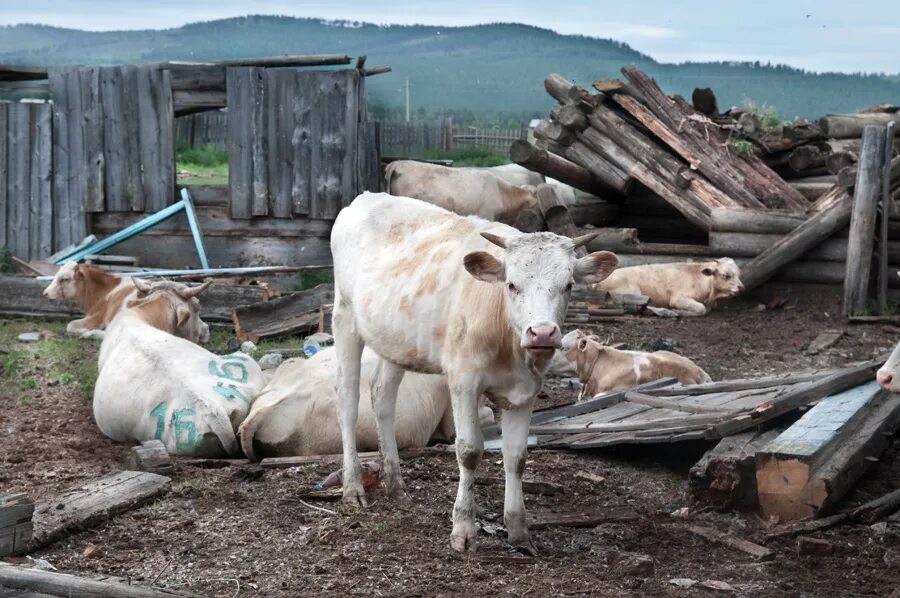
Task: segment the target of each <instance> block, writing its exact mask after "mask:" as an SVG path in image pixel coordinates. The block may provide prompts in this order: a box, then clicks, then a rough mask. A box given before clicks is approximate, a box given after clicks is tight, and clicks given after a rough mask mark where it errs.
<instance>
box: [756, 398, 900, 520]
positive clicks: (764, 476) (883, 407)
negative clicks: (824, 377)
mask: <svg viewBox="0 0 900 598" xmlns="http://www.w3.org/2000/svg"><path fill="white" fill-rule="evenodd" d="M898 426H900V400H898V397H896V396H895V395H891V394H889V393H887V392H884V391H882V390H881V389H880V388H879V386H878V383H877V382H875V381H870V382H868V383H866V384H863V385H861V386H856V387H854V388H851V389H849V390H846V391H844V392H840V393H837V394H833V395H831V396H829V397H828V398H826V399H824V400H822V401H820V402H819V403H818V404H817V405H816V406H815V407H813V408H812V409H810V410H809V411H808V412H806V413H805V414H804V415H803V417H801V418H800V419H799V420H797V422H796V423H794V425H792V426H791V427H790V428H788V429H787V430H786V431H785V432H784V433H782V434H781V435H779V436H778V438H776V439H775V440H773V441H772V442H771V443H769V444H768V445H767V446H766V447H765V448H763V450H761V451H760V452H759V453H757V456H756V483H757V488H758V492H759V504H760V507H761V508H762V511H763V513H765V514H766V515H768V516H773V517H777V518H778V519H779V520H780V521H794V520H797V519H803V518H806V517H811V516H815V515H819V514H822V513H825V512H827V511H828V510H829V509H831V508H833V507H834V506H835V505H836V503H837V501H839V500H840V499H841V498H842V497H843V496H844V494H846V492H847V491H848V490H849V489H850V488H851V487H852V486H853V484H854V483H855V482H856V480H857V479H859V477H860V476H861V475H862V474H863V473H864V472H865V470H866V469H867V468H868V466H869V465H870V459H871V458H872V457H874V456H877V455H878V454H879V453H880V452H881V451H882V450H884V448H885V447H886V446H887V444H888V442H889V435H890V434H893V432H894V431H895V430H896V429H897V428H898Z"/></svg>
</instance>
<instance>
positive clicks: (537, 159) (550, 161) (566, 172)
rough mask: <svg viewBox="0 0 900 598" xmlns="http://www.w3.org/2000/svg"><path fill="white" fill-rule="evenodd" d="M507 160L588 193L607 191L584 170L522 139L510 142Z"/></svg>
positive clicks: (601, 183)
mask: <svg viewBox="0 0 900 598" xmlns="http://www.w3.org/2000/svg"><path fill="white" fill-rule="evenodd" d="M509 158H510V160H512V161H513V162H515V163H516V164H518V165H520V166H524V167H525V168H527V169H528V170H533V171H534V172H539V173H541V174H543V175H544V176H548V177H550V178H553V179H556V180H558V181H561V182H563V183H565V184H567V185H571V186H573V187H575V188H577V189H581V190H582V191H586V192H588V193H597V192H601V193H602V192H604V191H606V190H607V189H608V187H606V186H605V185H604V184H603V182H602V181H600V180H599V179H597V178H596V177H595V176H594V175H593V174H591V173H590V172H589V171H588V170H587V169H586V168H584V167H582V166H579V165H578V164H575V163H574V162H571V161H569V160H567V159H565V158H563V157H562V156H557V155H556V154H554V153H551V152H548V151H547V150H543V149H539V148H537V147H535V146H533V145H531V144H530V143H528V142H527V141H525V140H524V139H517V140H515V141H513V142H512V145H510V146H509Z"/></svg>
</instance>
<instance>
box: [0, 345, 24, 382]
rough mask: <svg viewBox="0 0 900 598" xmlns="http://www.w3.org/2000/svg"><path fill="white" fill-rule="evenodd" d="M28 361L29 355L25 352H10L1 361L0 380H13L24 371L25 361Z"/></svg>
mask: <svg viewBox="0 0 900 598" xmlns="http://www.w3.org/2000/svg"><path fill="white" fill-rule="evenodd" d="M26 359H28V353H26V352H25V351H10V352H9V353H7V354H6V355H4V356H3V360H2V361H0V378H3V379H5V380H13V379H15V378H16V375H17V374H18V373H19V371H21V370H22V365H23V363H24V361H25V360H26Z"/></svg>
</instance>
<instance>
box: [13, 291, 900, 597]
mask: <svg viewBox="0 0 900 598" xmlns="http://www.w3.org/2000/svg"><path fill="white" fill-rule="evenodd" d="M776 296H777V297H781V298H782V299H784V298H786V299H787V304H786V305H785V306H783V307H782V308H781V309H777V310H767V311H757V305H759V304H760V302H769V301H770V300H771V299H772V298H773V297H776ZM839 304H840V297H839V289H836V288H830V287H782V288H780V289H771V290H769V291H768V292H767V294H766V295H764V296H757V297H751V298H748V299H742V300H739V301H733V302H729V303H727V304H723V305H722V306H720V308H719V309H718V310H717V311H715V312H713V313H712V314H711V315H710V316H708V317H706V318H701V319H685V320H677V321H676V320H659V319H650V318H648V319H640V320H628V321H627V322H623V323H619V324H604V325H603V326H602V327H601V328H599V329H598V332H599V333H600V334H602V335H603V336H604V337H606V336H608V337H609V338H610V340H611V341H613V342H625V343H628V344H629V345H630V346H631V347H633V348H640V347H641V346H642V345H644V344H645V343H650V342H653V341H658V340H659V339H671V340H672V341H674V342H675V346H676V350H678V351H679V352H681V353H683V354H685V355H687V356H689V357H691V358H693V359H695V360H696V361H698V362H699V363H700V365H701V366H703V367H704V368H705V369H706V370H707V372H709V373H710V375H712V377H713V378H714V379H722V378H729V377H738V376H755V375H766V374H772V373H782V372H795V371H798V370H801V369H811V368H822V367H831V366H836V365H841V364H844V363H847V362H850V361H854V360H862V359H866V358H869V357H871V356H873V355H875V354H878V353H881V352H883V351H885V350H887V349H889V348H890V347H891V346H892V345H893V344H894V342H895V341H896V340H897V337H898V334H897V331H896V330H891V329H889V328H885V327H882V326H865V327H848V326H847V325H846V324H845V323H844V322H843V321H842V320H841V319H840V318H839V317H837V314H838V313H839ZM42 327H44V328H48V329H50V330H51V331H55V332H59V331H60V330H61V329H60V327H59V326H54V325H48V324H46V323H33V322H21V321H17V322H10V321H5V322H0V338H2V339H3V340H4V341H5V342H0V358H2V360H3V361H2V363H3V366H4V370H3V377H2V379H0V431H2V433H0V493H3V494H5V493H9V492H14V491H25V492H28V493H29V494H31V495H32V496H33V497H34V498H35V499H38V500H40V499H44V498H48V497H52V496H53V495H55V494H57V493H59V492H61V491H62V490H64V489H66V488H68V487H71V486H74V485H77V484H78V483H79V482H80V481H83V480H86V479H89V478H92V477H95V476H99V475H102V474H105V473H109V472H111V471H114V470H116V469H118V468H120V467H121V463H122V461H123V459H124V457H125V455H126V453H127V452H128V449H129V447H128V446H126V445H122V444H116V443H113V442H111V441H109V440H107V439H106V438H105V437H103V436H102V435H101V434H100V433H99V431H98V430H97V428H96V426H95V425H94V423H93V421H92V416H91V402H90V392H91V380H90V377H91V369H90V368H91V363H92V360H94V359H95V355H96V347H97V345H96V343H95V341H74V340H72V339H60V338H54V339H49V340H47V341H43V342H41V343H36V344H32V345H21V344H18V343H14V342H10V339H14V338H15V334H16V333H18V332H20V331H23V330H35V329H39V328H42ZM828 328H838V329H843V330H846V331H847V336H845V337H844V338H843V339H842V340H841V341H840V342H839V343H838V344H837V345H836V346H835V347H834V348H832V349H829V350H828V351H826V352H825V353H824V354H822V355H819V356H807V355H805V354H804V352H803V350H804V348H805V347H806V345H807V344H808V343H809V342H810V341H811V340H812V339H813V338H814V337H815V336H816V335H817V334H818V333H819V332H820V331H822V330H824V329H828ZM57 345H64V346H63V349H65V350H57ZM547 390H548V395H547V396H545V397H543V398H542V399H541V406H547V405H549V404H560V403H564V402H569V401H572V400H574V396H575V392H574V391H571V390H566V389H564V388H563V387H562V386H561V385H559V384H558V383H552V384H549V385H548V387H547ZM709 446H711V445H710V444H707V443H692V444H680V445H670V446H661V447H627V446H625V447H617V448H613V449H609V450H603V451H592V452H578V453H575V452H561V451H547V450H543V451H541V450H535V451H532V452H531V454H530V456H529V460H528V469H527V473H526V476H527V477H528V478H531V479H535V480H546V481H551V482H555V483H557V484H560V485H561V486H563V488H564V492H563V493H561V494H557V495H554V496H536V495H527V496H526V505H527V507H528V508H529V511H530V514H531V515H532V516H534V517H537V516H539V515H541V514H546V513H554V512H555V513H571V512H578V511H590V510H593V509H597V508H599V507H607V506H617V505H622V506H629V507H631V508H633V509H635V510H636V511H637V512H638V513H639V514H640V516H641V517H640V519H639V520H638V521H634V522H628V523H606V524H602V525H600V526H599V527H596V528H584V529H571V528H555V529H546V530H539V531H534V532H533V538H534V540H535V543H536V544H537V546H538V548H539V550H540V556H539V557H538V558H527V557H523V556H522V555H519V554H516V553H514V552H512V551H510V550H509V549H508V548H507V546H506V545H505V544H504V542H503V535H502V533H500V534H498V535H493V536H492V535H489V534H487V533H485V534H483V536H482V538H481V541H480V544H479V546H478V550H477V552H475V553H474V554H470V555H466V556H458V555H454V554H452V553H451V552H450V550H449V548H448V537H449V532H450V511H451V508H452V504H453V499H454V495H455V483H454V482H453V481H452V479H451V478H452V477H453V476H454V474H455V473H456V464H455V458H454V457H453V455H452V453H446V454H428V455H425V456H421V457H417V458H414V459H411V460H407V461H405V462H404V467H405V473H406V482H407V488H408V491H409V494H410V496H411V498H412V503H411V505H407V506H397V505H394V504H391V503H390V502H388V501H387V500H386V499H385V498H384V497H383V496H382V495H381V494H380V493H379V492H378V491H375V492H373V493H372V495H371V500H372V502H373V504H372V506H371V507H370V508H369V509H368V510H366V511H348V512H344V511H343V510H342V509H340V507H339V506H338V505H337V504H335V503H325V502H317V503H315V504H313V503H308V504H303V503H301V502H300V501H298V500H297V496H296V495H297V494H298V493H300V492H304V491H306V490H308V489H309V488H310V486H311V485H312V484H313V483H315V482H317V481H319V480H321V479H322V478H323V477H325V475H327V474H328V473H329V472H330V471H332V470H333V469H334V464H332V463H323V464H317V465H309V466H305V467H298V468H293V469H286V470H266V471H263V470H262V469H260V468H259V467H258V466H255V465H253V466H240V467H225V468H218V469H203V468H198V467H193V466H188V465H186V464H184V463H181V464H178V465H177V467H176V472H175V474H174V476H173V482H172V484H171V488H170V490H169V491H168V493H167V494H166V495H165V496H164V497H162V498H161V499H159V500H157V501H155V502H153V503H151V504H149V505H147V506H145V507H143V508H140V509H138V510H135V511H132V512H130V513H127V514H124V515H121V516H118V517H116V518H114V519H112V520H109V521H107V522H106V523H104V524H102V525H100V526H99V527H97V528H95V529H92V530H90V531H85V532H82V533H79V534H76V535H73V536H70V537H69V538H67V539H65V540H63V541H60V542H58V543H56V544H54V545H52V546H50V547H48V548H46V549H43V550H39V551H37V552H36V553H35V554H33V555H32V556H34V557H41V558H44V559H47V560H48V561H50V562H51V563H52V564H53V565H55V566H56V567H57V568H59V569H60V570H63V571H69V572H73V573H79V574H85V575H98V574H104V575H114V576H121V577H127V578H130V579H132V580H133V582H134V583H138V584H143V585H156V586H159V587H166V588H173V589H181V590H185V591H191V592H195V593H197V594H199V595H206V596H234V595H238V594H240V595H260V596H296V595H301V594H307V593H310V594H312V593H315V594H316V595H323V596H342V595H348V594H352V595H370V596H371V595H375V596H450V595H462V594H466V595H473V596H479V595H489V594H502V595H517V596H554V595H596V596H705V595H710V594H716V593H724V592H722V591H715V590H710V589H705V588H702V587H700V586H699V585H695V586H693V587H691V588H682V587H676V586H675V585H673V584H672V583H671V582H670V580H672V579H675V578H690V579H693V580H698V581H700V582H703V581H706V580H714V581H719V582H726V583H727V584H728V585H729V586H730V587H731V588H732V590H733V591H729V592H728V593H731V594H732V595H740V596H890V595H891V594H892V592H894V591H895V590H896V589H897V587H898V586H900V583H898V582H900V573H898V571H900V522H893V523H891V524H889V525H888V526H887V528H886V529H885V528H884V526H877V527H876V528H874V529H873V528H870V527H867V526H844V527H840V528H837V529H834V530H831V531H827V532H821V533H818V534H816V535H817V536H818V537H821V538H825V539H827V540H828V541H830V542H832V543H834V545H835V546H836V551H835V553H834V554H833V555H830V556H817V557H806V556H803V557H801V556H799V555H798V552H797V546H796V541H795V540H794V539H779V540H774V541H771V542H768V543H767V545H768V546H770V547H771V548H773V549H774V550H775V551H776V552H777V558H776V559H774V560H773V561H771V562H767V563H757V562H755V561H753V560H752V558H751V557H749V556H748V555H746V554H744V553H741V552H737V551H734V550H732V549H728V548H722V547H718V546H714V545H711V544H709V543H708V542H707V541H705V540H702V539H700V538H697V537H695V536H692V535H690V534H688V533H686V532H685V531H684V530H683V527H684V525H685V524H687V523H700V524H703V525H710V526H713V527H716V528H718V529H721V530H727V531H731V532H733V533H735V534H737V535H739V536H741V537H744V538H747V539H750V540H755V541H758V542H764V541H765V534H766V532H767V530H768V529H769V526H770V525H771V523H770V522H767V521H764V520H763V519H762V518H761V517H760V516H759V515H757V514H755V513H753V512H749V513H737V514H735V513H717V512H712V511H704V510H702V509H693V508H692V509H691V510H690V511H689V516H688V519H687V520H685V519H682V518H679V517H673V516H672V513H673V512H675V511H677V510H679V509H681V508H682V507H686V506H688V505H689V501H688V496H687V482H686V480H687V472H688V469H689V468H690V466H691V465H692V464H693V463H694V462H696V461H697V459H699V458H700V456H701V455H702V454H703V452H704V451H705V450H706V449H707V448H708V447H709ZM499 459H500V457H499V454H496V453H491V454H487V455H486V457H485V459H484V461H483V462H482V470H481V474H482V475H485V476H491V477H501V476H502V467H501V465H500V464H499ZM577 472H589V473H593V474H596V475H598V476H601V477H602V478H603V481H602V482H591V481H587V480H584V479H582V478H579V477H576V475H575V474H576V473H577ZM898 487H900V439H898V438H896V437H895V439H894V444H893V446H892V447H891V448H890V449H889V450H888V451H887V453H886V454H884V455H883V456H882V458H881V460H880V461H879V462H878V463H876V464H875V465H873V467H872V468H871V469H870V471H869V472H868V473H867V474H866V476H865V477H864V478H863V480H862V481H861V482H860V483H859V484H858V485H857V487H856V489H855V490H854V492H853V493H852V495H851V496H849V497H848V499H847V501H846V504H854V503H858V502H861V501H865V500H869V499H871V498H873V497H875V496H878V495H880V494H882V493H884V492H886V491H888V490H892V489H895V488H898ZM477 490H478V495H479V501H480V506H481V507H482V509H483V510H484V512H485V515H486V520H488V521H489V520H490V518H491V517H492V515H493V514H497V513H502V500H503V490H502V487H501V486H499V485H495V486H492V485H479V486H478V487H477ZM309 505H312V506H309ZM315 507H319V508H320V509H328V510H329V511H330V510H336V511H338V513H337V514H333V513H331V512H326V511H323V510H320V509H317V508H315ZM486 527H488V528H490V527H491V526H490V525H487V526H486ZM92 544H93V545H95V546H97V547H99V548H100V551H99V552H100V556H99V557H98V558H86V557H84V556H83V551H84V550H85V548H86V547H87V546H89V545H92ZM631 553H639V554H641V555H646V556H648V557H649V558H650V559H651V560H652V562H653V567H652V570H649V569H643V570H641V571H628V570H626V569H627V567H626V566H625V565H623V562H627V561H628V558H629V555H630V554H631ZM5 560H7V561H11V562H25V561H23V560H21V559H18V560H17V559H5Z"/></svg>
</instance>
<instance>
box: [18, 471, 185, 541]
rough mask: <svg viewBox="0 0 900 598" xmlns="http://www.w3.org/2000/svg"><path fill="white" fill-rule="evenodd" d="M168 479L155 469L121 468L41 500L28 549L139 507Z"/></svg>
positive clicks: (153, 495)
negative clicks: (59, 494)
mask: <svg viewBox="0 0 900 598" xmlns="http://www.w3.org/2000/svg"><path fill="white" fill-rule="evenodd" d="M169 481H170V480H169V478H167V477H165V476H161V475H156V474H155V473H147V472H139V471H120V472H118V473H113V474H109V475H107V476H104V477H102V478H99V479H96V480H93V481H90V482H87V483H83V484H79V485H78V486H76V487H75V488H72V489H71V490H69V491H67V492H65V493H63V494H62V495H61V496H57V497H55V498H53V499H52V500H49V501H45V502H41V503H40V504H38V505H37V506H36V508H35V511H34V536H33V538H32V541H31V543H30V545H29V546H28V551H29V552H34V551H35V550H38V549H40V548H43V547H45V546H47V545H49V544H52V543H53V542H56V541H57V540H59V539H60V538H62V537H64V536H66V535H68V534H72V533H75V532H78V531H81V530H84V529H88V528H91V527H94V526H95V525H98V524H99V523H101V522H103V521H106V520H107V519H109V518H110V517H113V516H114V515H117V514H119V513H123V512H125V511H129V510H131V509H135V508H137V507H140V506H142V505H144V504H146V503H147V502H149V501H150V500H152V499H154V498H155V497H157V496H159V495H160V494H161V493H162V491H163V490H164V489H165V487H166V485H167V484H168V483H169Z"/></svg>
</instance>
